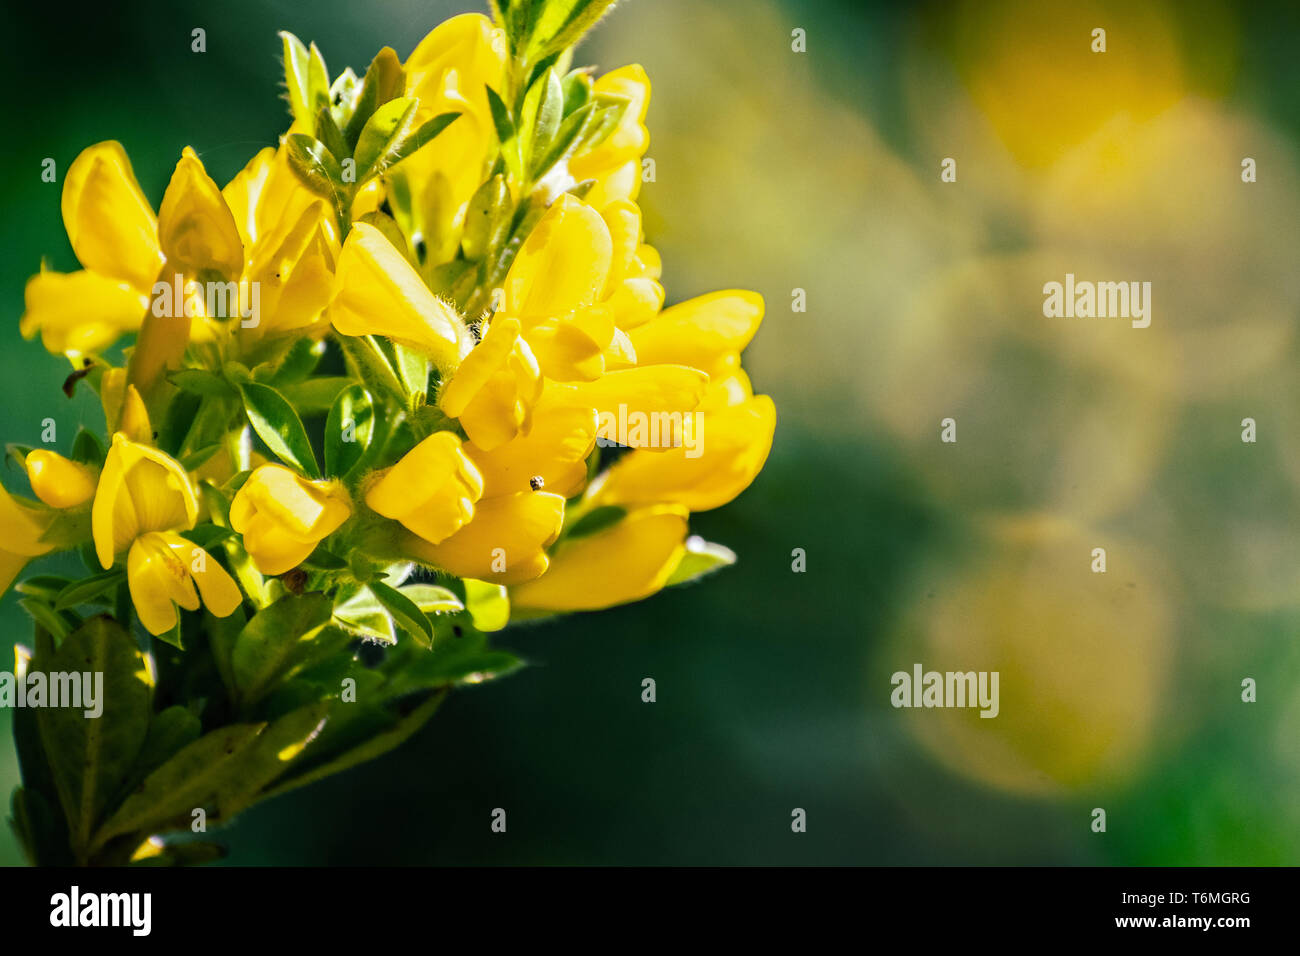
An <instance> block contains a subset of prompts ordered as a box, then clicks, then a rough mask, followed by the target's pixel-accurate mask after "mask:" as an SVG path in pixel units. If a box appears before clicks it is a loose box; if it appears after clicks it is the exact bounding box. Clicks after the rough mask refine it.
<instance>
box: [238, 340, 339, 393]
mask: <svg viewBox="0 0 1300 956" xmlns="http://www.w3.org/2000/svg"><path fill="white" fill-rule="evenodd" d="M324 355H325V342H324V340H323V339H321V340H317V339H313V338H311V337H310V336H303V337H302V338H299V339H296V340H294V343H293V345H292V346H291V347H290V348H289V350H288V351H287V352H285V353H284V355H282V356H281V357H280V358H279V359H278V360H277V361H275V362H273V363H272V364H271V365H270V367H269V369H268V371H269V373H270V377H269V378H263V377H262V376H261V375H258V374H257V373H258V372H260V371H261V369H262V366H258V368H257V369H256V370H255V371H254V379H255V380H256V381H258V382H265V383H266V384H267V385H274V386H276V387H280V386H282V385H290V384H294V383H297V382H301V381H302V380H303V379H305V378H306V377H307V376H308V375H310V374H311V373H312V372H314V371H315V370H316V366H317V365H319V364H320V360H321V359H322V358H323V357H324Z"/></svg>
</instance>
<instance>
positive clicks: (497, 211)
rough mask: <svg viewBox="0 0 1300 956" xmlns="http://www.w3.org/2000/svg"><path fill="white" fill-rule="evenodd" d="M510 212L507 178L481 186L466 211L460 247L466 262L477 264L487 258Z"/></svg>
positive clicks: (490, 181) (495, 179) (493, 179)
mask: <svg viewBox="0 0 1300 956" xmlns="http://www.w3.org/2000/svg"><path fill="white" fill-rule="evenodd" d="M511 212H512V209H511V205H510V187H509V186H507V185H506V180H505V177H504V176H500V175H497V176H493V177H492V178H491V179H489V180H487V181H486V182H485V183H483V185H481V186H479V188H478V189H477V190H476V191H475V193H474V195H473V197H472V198H471V199H470V201H469V207H468V208H467V209H466V211H465V230H464V232H463V233H462V235H461V240H460V247H461V250H462V251H463V252H464V253H465V258H466V259H472V260H478V259H481V258H483V256H485V255H486V254H487V252H488V249H489V248H490V246H491V241H492V237H493V236H494V235H496V234H497V233H498V232H499V231H500V227H501V225H502V220H504V219H508V218H509V216H510V213H511Z"/></svg>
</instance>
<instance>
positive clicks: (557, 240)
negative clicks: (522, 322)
mask: <svg viewBox="0 0 1300 956" xmlns="http://www.w3.org/2000/svg"><path fill="white" fill-rule="evenodd" d="M612 258H613V241H612V240H611V239H610V237H609V228H608V227H607V226H606V225H605V220H603V219H601V218H600V213H598V212H596V210H595V209H593V208H591V207H590V206H588V205H587V204H586V203H584V202H583V201H582V200H580V199H578V198H576V197H574V196H570V195H567V194H566V195H563V196H561V197H560V198H559V199H557V200H555V202H554V203H552V204H551V208H550V209H548V210H547V211H546V214H545V215H544V216H542V218H541V221H540V222H538V224H537V225H536V227H534V229H533V231H532V232H531V233H530V234H529V236H528V238H527V240H525V241H524V245H523V248H522V249H520V250H519V255H518V256H517V257H516V258H515V261H514V264H513V265H512V266H511V267H510V272H509V274H508V275H507V276H506V281H505V310H506V312H507V313H508V314H510V315H513V316H518V317H520V318H523V319H546V318H554V317H557V316H561V315H565V314H567V313H569V312H572V311H573V310H574V309H580V308H583V307H584V306H588V305H591V304H592V303H593V302H595V301H596V299H597V298H598V297H599V296H600V293H601V291H602V290H603V289H604V288H605V283H606V280H607V279H608V277H609V268H610V262H611V260H612Z"/></svg>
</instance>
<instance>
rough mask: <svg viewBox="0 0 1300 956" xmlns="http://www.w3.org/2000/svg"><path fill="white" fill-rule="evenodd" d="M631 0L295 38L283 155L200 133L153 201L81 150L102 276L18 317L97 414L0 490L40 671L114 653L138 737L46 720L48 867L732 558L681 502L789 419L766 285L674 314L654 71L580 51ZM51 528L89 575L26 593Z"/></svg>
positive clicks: (1, 567) (4, 548)
mask: <svg viewBox="0 0 1300 956" xmlns="http://www.w3.org/2000/svg"><path fill="white" fill-rule="evenodd" d="M609 6H610V2H609V0H515V2H501V3H498V4H497V5H496V7H495V9H494V13H495V19H489V18H487V17H485V16H480V15H464V16H458V17H455V18H453V19H451V20H449V21H447V22H446V23H443V24H442V25H440V26H438V27H437V28H436V29H434V30H433V31H432V32H431V33H429V35H428V36H426V37H425V38H424V39H423V40H422V41H421V42H420V43H419V44H418V45H417V46H416V47H415V50H414V52H413V53H412V54H411V55H410V56H409V57H408V58H407V59H406V60H405V62H403V61H401V60H400V59H399V58H398V56H397V54H396V53H395V52H394V51H393V50H392V49H389V48H385V49H384V50H382V51H380V53H379V54H378V55H377V56H376V57H375V58H374V60H373V61H372V62H371V64H370V66H369V68H368V69H367V70H366V72H365V73H364V75H363V76H357V75H356V74H354V73H353V72H352V71H351V70H344V71H343V72H342V73H339V74H338V75H336V76H334V77H331V76H330V74H329V71H328V69H327V67H326V65H325V62H324V59H323V57H322V55H321V53H320V51H319V50H317V49H316V47H315V46H314V45H312V46H310V47H305V46H304V45H303V44H302V43H301V42H299V40H298V39H297V38H295V37H293V36H292V35H289V34H283V35H282V40H283V51H284V65H285V82H286V86H287V89H288V100H289V105H290V111H291V114H292V120H291V124H290V126H289V128H288V130H287V132H286V133H285V135H284V136H283V137H281V139H280V142H279V143H278V145H277V146H275V147H273V148H272V147H268V148H266V149H263V150H261V151H260V152H258V153H257V154H256V155H254V156H253V157H252V158H251V159H250V160H249V162H248V164H247V165H246V166H245V168H244V169H243V170H242V171H240V172H239V173H238V174H237V175H236V176H235V177H234V179H232V180H231V181H230V182H229V183H227V184H226V185H225V186H224V187H221V186H219V185H218V184H217V183H216V182H214V181H213V179H212V178H211V176H210V175H209V173H208V172H207V170H206V169H205V168H204V165H203V162H202V161H201V159H200V158H199V156H198V155H197V154H196V153H195V152H194V151H193V150H191V149H189V148H187V149H185V150H184V152H183V153H182V155H181V157H180V158H179V160H178V162H177V164H176V169H175V172H174V174H173V176H172V178H171V182H170V183H169V185H168V186H167V189H166V191H165V193H164V194H163V196H162V198H161V202H160V203H159V204H158V206H157V207H156V209H155V207H154V206H153V205H152V204H151V203H150V201H149V199H148V197H146V196H145V195H144V193H143V191H142V190H141V188H140V186H139V184H138V183H137V181H136V178H135V175H134V173H133V171H132V168H131V164H130V161H129V159H128V157H127V154H126V152H125V150H124V149H123V148H122V146H121V145H119V144H118V143H115V142H107V143H99V144H96V145H92V146H89V147H87V148H86V150H85V151H84V152H83V153H82V154H81V155H80V156H79V157H78V158H77V160H76V161H75V162H74V163H73V164H72V166H71V168H70V169H69V171H68V174H67V177H66V179H65V182H64V187H63V202H62V213H63V219H64V224H65V226H66V228H67V233H68V237H69V239H70V240H71V243H72V247H73V250H74V252H75V253H76V256H77V258H78V259H79V260H80V262H81V264H82V266H83V268H82V269H81V270H80V271H76V272H71V273H59V272H54V271H48V270H45V269H42V271H41V272H40V273H38V274H37V275H35V276H33V277H32V278H31V280H30V281H29V282H28V285H27V289H26V311H25V313H24V315H23V317H22V322H21V331H22V333H23V335H24V336H26V337H28V338H33V337H37V336H39V337H40V339H41V341H42V343H43V344H44V345H45V347H46V348H48V349H50V350H51V351H54V352H59V353H64V354H66V355H67V356H68V358H69V359H70V360H71V361H72V364H73V367H74V372H73V375H72V376H71V377H70V379H69V383H68V385H67V386H66V387H69V388H72V387H82V388H85V387H88V388H91V389H94V390H95V391H96V393H97V394H98V396H99V399H100V401H101V403H102V406H103V410H104V418H105V431H104V433H103V437H102V438H101V437H100V436H97V435H95V434H93V433H91V432H90V431H83V432H81V433H80V434H79V435H78V436H77V438H76V441H75V442H74V443H73V445H72V447H71V448H70V449H68V450H67V452H66V454H62V453H59V452H57V451H55V450H54V449H52V448H18V447H15V448H13V449H12V451H13V453H14V454H15V455H16V456H17V457H18V459H19V460H20V461H21V463H22V464H23V466H24V469H25V471H26V473H27V476H28V479H29V483H30V486H31V491H32V494H33V495H34V498H32V499H28V498H25V497H21V496H19V495H17V494H12V493H10V492H7V491H0V525H2V526H3V531H4V535H3V544H2V545H0V577H2V578H3V587H4V588H5V589H8V588H9V587H10V586H14V587H16V588H17V590H18V591H20V592H21V603H22V606H23V607H24V608H25V609H26V610H28V611H29V612H30V613H31V615H32V617H33V618H34V620H35V623H36V640H35V645H34V647H33V648H31V649H30V650H28V651H25V652H24V653H25V657H24V658H23V669H24V670H25V671H30V672H35V671H43V670H48V671H58V670H59V669H60V666H61V664H64V663H70V662H75V657H77V656H86V655H89V659H93V660H95V661H97V662H99V663H100V664H101V665H102V668H103V670H104V673H105V680H106V682H107V685H108V688H109V690H111V691H112V692H111V693H106V697H105V701H104V705H105V709H104V712H103V714H102V716H100V717H98V718H94V719H98V720H102V721H107V722H109V724H110V725H111V733H106V734H85V733H80V734H78V733H69V732H68V731H67V728H66V727H63V726H62V725H61V724H60V723H59V722H60V721H67V720H69V719H70V718H69V717H68V716H67V715H66V714H63V715H60V716H49V717H47V716H46V714H54V713H55V712H54V711H40V712H39V713H37V715H36V716H35V717H32V718H28V717H27V716H26V715H25V714H24V715H23V716H22V717H21V718H20V721H19V723H20V726H18V727H16V731H17V733H18V736H19V740H20V749H21V748H22V747H23V741H24V740H28V741H29V742H30V740H37V741H40V742H42V746H41V747H40V748H38V750H39V752H34V751H32V750H31V749H30V747H29V748H28V751H27V752H25V753H23V754H22V756H23V762H24V771H25V774H24V785H23V787H22V789H21V790H20V791H19V793H18V794H17V796H16V797H15V804H14V805H15V819H16V821H17V824H18V828H19V831H20V833H21V834H22V837H23V840H24V842H25V844H26V846H27V849H28V850H29V852H30V854H31V856H32V858H33V859H34V860H37V861H39V862H67V861H73V862H81V863H85V862H108V863H122V862H127V861H129V860H131V859H133V858H135V857H139V856H140V855H142V854H143V855H156V854H157V853H158V852H160V851H159V849H158V847H159V844H158V842H157V841H154V842H149V838H150V837H153V836H155V835H156V834H158V833H163V832H166V831H167V830H169V829H173V828H175V827H176V826H178V825H184V824H186V823H188V819H189V815H190V813H191V812H192V810H193V809H194V808H195V807H202V808H205V810H206V812H207V813H208V819H209V820H213V819H214V818H215V820H217V821H220V820H224V819H228V818H229V817H230V816H231V815H233V814H234V813H235V812H237V811H238V810H240V809H242V808H243V807H245V806H247V805H248V804H249V803H251V802H253V801H255V800H258V799H261V798H263V797H265V796H267V795H269V794H272V793H277V792H281V791H283V790H285V789H289V788H291V787H295V786H299V785H301V784H305V783H308V782H310V781H312V780H315V779H317V778H319V777H321V776H324V775H326V774H328V773H332V772H335V771H337V770H341V769H344V768H346V767H349V766H352V765H354V764H356V763H359V762H360V761H362V760H365V759H369V758H370V757H373V756H375V755H376V754H378V753H380V752H382V751H383V750H385V749H388V748H390V747H392V746H395V745H396V744H397V743H398V742H400V741H401V740H402V739H404V738H405V737H407V736H409V735H410V734H411V733H413V732H414V731H415V730H416V729H417V728H418V727H419V726H420V725H421V724H422V723H423V722H424V721H425V720H427V719H428V718H429V716H430V715H431V714H432V713H433V710H434V709H435V708H436V706H437V703H438V702H439V701H440V700H441V699H442V697H443V695H444V694H445V693H446V692H447V691H448V690H449V689H450V688H452V687H454V686H456V685H458V684H462V683H477V682H480V681H482V680H486V679H489V678H492V677H496V676H499V675H501V674H504V673H506V672H509V671H511V670H513V669H515V668H516V667H518V666H519V665H520V663H521V662H520V661H519V660H518V659H517V658H515V657H514V656H513V655H512V654H510V653H509V652H507V651H504V650H501V649H498V648H495V647H493V646H492V645H491V643H490V642H489V639H488V636H487V634H488V632H492V631H499V630H500V629H501V628H503V627H505V626H506V625H507V624H508V623H509V622H510V621H511V620H518V619H527V618H536V617H539V616H547V615H554V614H559V613H562V612H571V611H582V610H594V609H599V608H606V607H610V606H612V605H616V604H622V603H626V602H630V601H637V600H640V599H642V598H646V597H648V596H650V595H652V594H654V593H655V592H656V591H658V590H660V589H662V588H664V587H666V586H670V585H675V584H679V583H682V582H685V581H689V580H693V579H695V578H697V577H699V576H701V575H702V574H705V573H707V572H709V571H712V570H715V569H717V568H719V567H721V566H723V565H726V564H728V563H730V562H731V561H733V560H734V557H735V556H734V555H733V554H731V552H730V551H728V550H727V549H726V548H724V547H722V546H720V545H712V544H708V543H706V542H703V541H701V540H700V539H698V538H693V537H690V536H689V518H690V514H691V513H692V512H695V511H703V510H708V509H711V508H717V507H719V506H721V505H724V504H726V503H727V502H729V501H731V500H732V499H733V498H734V497H735V496H736V495H738V494H739V493H740V492H742V491H743V490H744V489H745V488H746V487H747V486H748V485H749V484H750V482H752V481H753V480H754V478H755V476H756V475H757V473H758V472H759V470H760V469H761V468H762V466H763V463H764V460H765V459H766V457H767V454H768V451H769V449H770V447H771V442H772V435H773V429H774V427H775V412H774V408H773V405H772V402H771V400H770V399H768V398H767V397H765V396H762V395H758V396H756V395H755V394H754V393H753V390H752V388H751V385H750V382H749V379H748V378H747V376H746V375H745V373H744V372H743V371H742V370H741V366H740V353H741V352H742V350H743V349H744V348H745V347H746V345H747V344H748V343H749V341H750V340H751V338H752V337H753V336H754V333H755V331H756V330H757V328H758V325H759V322H760V321H761V319H762V314H763V303H762V300H761V299H760V298H759V297H758V296H757V295H755V294H753V293H750V292H744V291H724V292H717V293H714V294H711V295H706V296H702V297H700V298H698V299H693V300H691V301H689V302H684V303H681V304H679V305H674V306H672V307H671V308H667V309H665V308H664V299H665V295H664V289H663V286H662V285H661V284H660V268H661V267H660V260H659V256H658V254H657V253H656V252H655V250H654V249H653V248H652V247H651V246H649V245H647V244H646V243H645V236H644V234H643V231H642V222H641V213H640V210H639V208H638V207H637V205H636V200H637V192H638V187H639V185H640V182H641V162H642V158H643V156H644V154H645V151H646V148H647V145H648V143H649V133H648V131H647V128H646V125H645V124H646V112H647V107H648V105H649V101H650V81H649V79H648V77H647V76H646V74H645V71H644V70H642V69H641V68H640V67H639V66H627V67H623V68H621V69H617V70H614V71H612V72H609V73H605V74H603V75H597V73H596V71H595V70H593V69H591V68H586V67H578V68H574V67H573V65H572V61H573V46H574V44H575V43H576V42H577V40H578V39H579V38H580V37H581V36H582V35H583V33H584V32H585V31H586V29H588V28H589V27H590V26H591V25H592V24H594V23H595V22H596V20H597V19H599V17H600V16H601V15H602V14H603V13H604V12H605V11H606V9H607V8H608V7H609ZM116 346H124V350H116V349H115V347H116ZM122 354H124V355H125V358H124V360H119V361H121V364H120V365H115V364H114V361H113V360H112V358H111V356H114V355H122ZM60 551H73V552H78V553H80V554H81V555H82V557H83V559H84V560H85V562H86V565H87V572H86V574H85V575H83V576H81V577H79V578H78V577H61V576H57V575H38V576H34V577H28V578H26V579H25V580H23V581H21V582H19V583H17V584H16V585H15V584H14V581H15V579H16V578H18V577H19V575H21V574H22V572H23V570H24V568H25V566H26V565H27V564H28V563H29V562H30V561H33V560H36V559H38V558H41V557H43V556H45V555H48V554H52V553H55V552H60ZM363 643H369V644H372V645H373V644H378V645H382V647H383V653H382V655H378V656H376V655H375V654H373V653H366V654H361V653H359V652H358V651H359V648H360V647H361V645H362V644H363ZM142 655H143V656H142ZM67 669H77V670H81V669H84V668H80V667H76V668H74V667H72V666H69V667H68V668H67ZM164 687H165V688H166V690H167V692H166V693H165V694H163V693H160V692H159V691H161V689H162V688H164ZM164 704H166V705H167V706H164ZM79 719H91V718H79ZM28 720H30V721H33V722H34V723H33V724H32V726H31V727H28V726H26V725H25V722H26V721H28ZM29 731H33V732H34V736H33V735H32V733H31V732H29ZM146 740H148V741H152V742H153V743H154V744H155V745H151V746H146V745H145V741H146ZM159 741H161V743H159ZM96 748H97V749H96ZM91 750H95V752H93V753H92V752H90V751H91ZM29 766H31V767H34V766H44V767H47V768H48V770H49V772H48V773H36V772H34V771H29ZM86 766H93V767H94V768H95V770H94V775H97V776H95V777H94V779H89V778H87V776H86V775H85V774H84V773H81V774H79V773H77V772H74V771H75V769H76V768H78V767H82V768H84V767H86ZM196 768H206V769H205V770H203V772H202V774H199V772H198V771H197V770H196ZM195 779H201V780H202V783H201V784H195V783H194V780H195ZM51 781H52V782H51ZM91 788H93V792H92V791H91ZM51 820H54V821H56V823H55V825H53V826H52V827H51V825H50V821H51ZM166 852H172V851H166ZM176 852H179V851H176ZM187 852H189V853H190V854H191V855H192V854H193V852H194V851H193V850H192V849H191V850H189V851H187Z"/></svg>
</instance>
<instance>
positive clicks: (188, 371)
mask: <svg viewBox="0 0 1300 956" xmlns="http://www.w3.org/2000/svg"><path fill="white" fill-rule="evenodd" d="M167 380H168V381H169V382H171V383H172V384H173V385H175V386H176V387H177V388H179V389H180V390H181V391H182V392H189V393H190V394H192V395H211V396H213V397H214V398H233V397H234V396H235V395H237V394H238V392H236V391H235V386H233V385H231V384H230V383H229V382H228V381H226V379H225V377H224V376H221V375H218V374H217V373H216V372H209V371H208V370H207V369H201V368H183V369H178V370H177V371H175V372H172V373H171V374H170V375H168V376H167Z"/></svg>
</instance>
